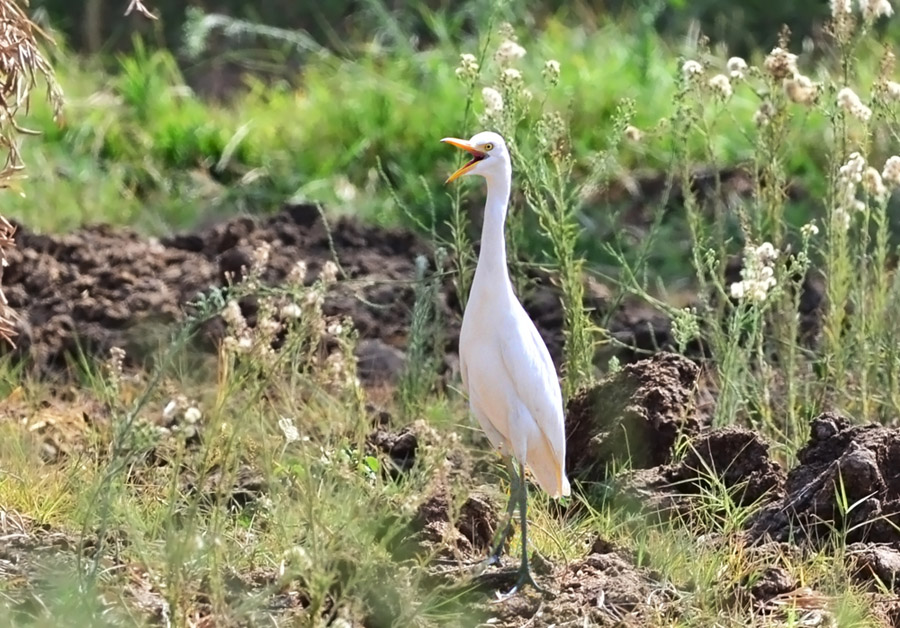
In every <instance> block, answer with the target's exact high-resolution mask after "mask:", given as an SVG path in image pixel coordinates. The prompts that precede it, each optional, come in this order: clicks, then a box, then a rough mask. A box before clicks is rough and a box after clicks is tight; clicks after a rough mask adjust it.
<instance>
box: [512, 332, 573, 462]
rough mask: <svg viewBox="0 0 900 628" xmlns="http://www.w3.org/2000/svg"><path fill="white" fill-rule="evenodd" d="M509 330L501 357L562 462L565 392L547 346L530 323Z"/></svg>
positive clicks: (517, 390) (520, 397)
mask: <svg viewBox="0 0 900 628" xmlns="http://www.w3.org/2000/svg"><path fill="white" fill-rule="evenodd" d="M516 322H517V323H518V324H511V325H508V326H506V328H505V331H504V333H503V334H502V336H501V337H500V354H501V356H502V358H503V364H504V366H505V367H506V370H507V373H508V374H509V378H510V380H511V382H512V384H513V386H515V389H516V392H517V394H518V396H519V399H521V400H522V403H523V404H524V405H525V407H526V408H527V409H528V411H529V412H530V413H531V416H532V418H534V420H535V422H536V423H537V424H538V427H539V428H540V430H541V432H542V433H543V434H544V437H545V438H546V439H547V441H548V442H549V443H550V447H551V448H552V449H553V454H554V455H555V456H556V457H557V459H558V460H561V459H563V458H564V456H565V440H566V435H565V426H564V418H563V409H562V392H561V391H560V389H559V379H558V378H557V375H556V369H555V368H554V366H553V361H552V360H551V359H550V352H549V351H548V350H547V345H545V344H544V341H543V339H542V338H541V336H540V334H539V333H538V331H537V329H536V328H535V326H534V323H532V322H531V320H530V319H528V318H525V319H524V324H522V323H519V321H516Z"/></svg>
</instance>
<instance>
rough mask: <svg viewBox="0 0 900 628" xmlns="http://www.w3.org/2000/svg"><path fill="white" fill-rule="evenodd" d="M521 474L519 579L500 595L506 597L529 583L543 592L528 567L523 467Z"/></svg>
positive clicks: (526, 515) (526, 502)
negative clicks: (520, 555)
mask: <svg viewBox="0 0 900 628" xmlns="http://www.w3.org/2000/svg"><path fill="white" fill-rule="evenodd" d="M520 468H521V470H522V474H521V476H520V480H521V481H520V482H519V500H518V501H519V517H520V519H521V520H520V521H519V527H520V528H522V562H521V563H520V565H519V580H518V582H516V586H514V587H513V588H512V589H511V590H510V591H509V593H507V594H505V595H504V596H502V597H503V598H508V597H510V596H513V595H515V594H516V593H517V592H518V591H519V590H521V588H522V587H524V586H525V585H528V584H530V585H531V586H533V587H534V588H535V589H537V590H538V591H539V592H541V593H545V592H546V591H545V589H543V588H541V587H539V586H538V584H537V582H535V581H534V578H533V577H532V576H531V569H530V568H529V567H528V486H527V485H526V483H525V469H524V467H520Z"/></svg>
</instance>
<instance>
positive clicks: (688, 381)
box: [566, 353, 700, 481]
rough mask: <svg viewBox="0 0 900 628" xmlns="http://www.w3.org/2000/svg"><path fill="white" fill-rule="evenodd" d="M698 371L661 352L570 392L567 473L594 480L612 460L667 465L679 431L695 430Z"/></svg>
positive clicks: (636, 464) (637, 465) (634, 464)
mask: <svg viewBox="0 0 900 628" xmlns="http://www.w3.org/2000/svg"><path fill="white" fill-rule="evenodd" d="M699 373H700V369H699V368H698V367H697V366H696V365H695V364H694V363H693V362H691V361H690V360H687V359H686V358H683V357H681V356H678V355H675V354H672V353H660V354H657V355H655V356H653V357H651V358H649V359H647V360H642V361H640V362H636V363H634V364H629V365H627V366H625V367H624V368H623V369H622V370H621V371H620V372H618V373H616V374H614V375H612V376H610V377H608V378H607V379H605V380H604V381H602V382H600V383H599V384H597V385H596V386H594V387H593V388H590V389H588V390H585V391H582V392H581V393H579V394H578V395H577V396H575V397H574V398H573V399H572V400H571V401H570V402H569V405H568V408H567V412H566V436H567V440H568V443H569V446H568V448H567V454H566V469H567V471H568V473H569V474H570V475H571V476H574V478H576V479H579V480H582V481H598V480H602V479H603V478H604V477H606V474H607V473H608V472H609V471H610V470H612V468H613V467H612V466H611V465H614V464H615V463H616V462H619V463H625V462H628V463H629V465H630V466H631V467H633V468H639V469H640V468H647V467H651V466H656V465H661V464H665V463H667V462H668V461H669V459H670V457H671V454H672V446H673V445H674V444H675V441H676V439H677V438H678V435H679V434H682V433H687V434H692V433H695V432H697V431H699V429H700V422H699V421H698V420H697V419H696V418H695V417H694V415H693V414H692V412H691V409H692V403H693V399H694V391H695V386H696V383H697V379H698V376H699Z"/></svg>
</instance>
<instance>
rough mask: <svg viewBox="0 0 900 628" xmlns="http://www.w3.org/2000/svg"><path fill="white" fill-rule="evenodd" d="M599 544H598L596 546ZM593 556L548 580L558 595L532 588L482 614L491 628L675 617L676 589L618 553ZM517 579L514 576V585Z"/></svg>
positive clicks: (620, 622) (627, 623)
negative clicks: (485, 615)
mask: <svg viewBox="0 0 900 628" xmlns="http://www.w3.org/2000/svg"><path fill="white" fill-rule="evenodd" d="M596 546H597V544H595V547H596ZM598 549H601V551H599V552H592V553H590V554H589V555H588V556H586V557H585V558H584V559H582V560H579V561H577V562H574V563H571V564H569V565H567V566H565V567H562V568H561V569H558V570H556V571H554V572H553V573H552V574H551V576H549V577H547V578H546V579H541V581H544V580H546V582H547V583H549V585H548V586H550V587H551V588H552V589H553V592H554V594H555V595H553V596H547V597H541V596H539V595H537V594H535V593H534V592H533V591H531V590H530V589H526V591H525V592H522V593H519V594H518V595H516V596H515V597H513V598H511V599H509V600H506V601H505V602H503V603H502V604H486V605H484V608H483V609H482V610H483V611H484V612H485V614H487V615H488V616H489V617H490V619H488V620H487V623H488V624H489V625H492V626H509V627H512V626H516V627H518V626H526V625H527V626H536V627H540V626H545V627H549V626H565V625H573V626H588V625H590V626H635V627H637V626H649V625H660V624H661V623H663V622H664V621H665V619H667V618H668V619H671V618H672V617H674V616H676V615H677V611H676V606H675V604H674V601H675V590H674V588H673V587H671V586H669V585H666V584H663V583H661V582H659V581H658V578H657V577H656V576H655V574H652V573H650V572H648V571H647V570H645V569H643V568H640V567H635V566H634V564H633V563H632V562H631V560H630V559H629V558H627V557H624V556H622V555H620V554H619V553H618V552H616V551H602V550H604V549H606V548H602V547H601V548H598ZM514 579H515V577H514V576H513V582H514Z"/></svg>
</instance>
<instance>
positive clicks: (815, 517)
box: [749, 413, 900, 544]
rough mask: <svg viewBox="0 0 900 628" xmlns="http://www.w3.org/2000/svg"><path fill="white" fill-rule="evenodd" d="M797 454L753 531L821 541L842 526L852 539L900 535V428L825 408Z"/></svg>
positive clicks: (887, 540)
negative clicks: (855, 422) (860, 422)
mask: <svg viewBox="0 0 900 628" xmlns="http://www.w3.org/2000/svg"><path fill="white" fill-rule="evenodd" d="M797 458H798V464H797V466H795V467H794V468H793V469H791V471H790V472H789V473H788V475H787V480H786V482H785V486H784V493H783V495H782V496H781V498H780V499H778V500H777V501H775V502H773V503H771V504H770V505H768V506H767V507H765V508H764V509H762V510H761V511H760V512H759V513H758V515H757V516H756V517H755V518H754V520H753V521H752V525H751V527H750V529H749V534H750V537H751V538H754V539H768V538H771V539H775V540H780V541H787V540H791V541H794V542H798V541H808V542H812V543H814V544H816V543H819V542H822V541H824V540H826V539H828V538H831V537H832V531H838V532H840V533H842V534H844V535H846V540H847V541H848V542H851V543H853V542H864V541H865V542H871V543H891V542H896V541H900V532H898V530H900V528H898V526H900V474H898V473H897V470H898V469H900V430H898V429H896V428H887V427H882V426H878V425H851V423H850V421H849V420H848V419H846V418H844V417H841V416H839V415H837V414H834V413H825V414H822V415H820V416H819V417H817V418H815V419H814V420H813V421H812V424H811V426H810V439H809V441H808V442H807V444H806V445H805V446H804V447H803V449H801V450H800V452H799V453H798V455H797ZM850 506H852V507H850Z"/></svg>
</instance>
